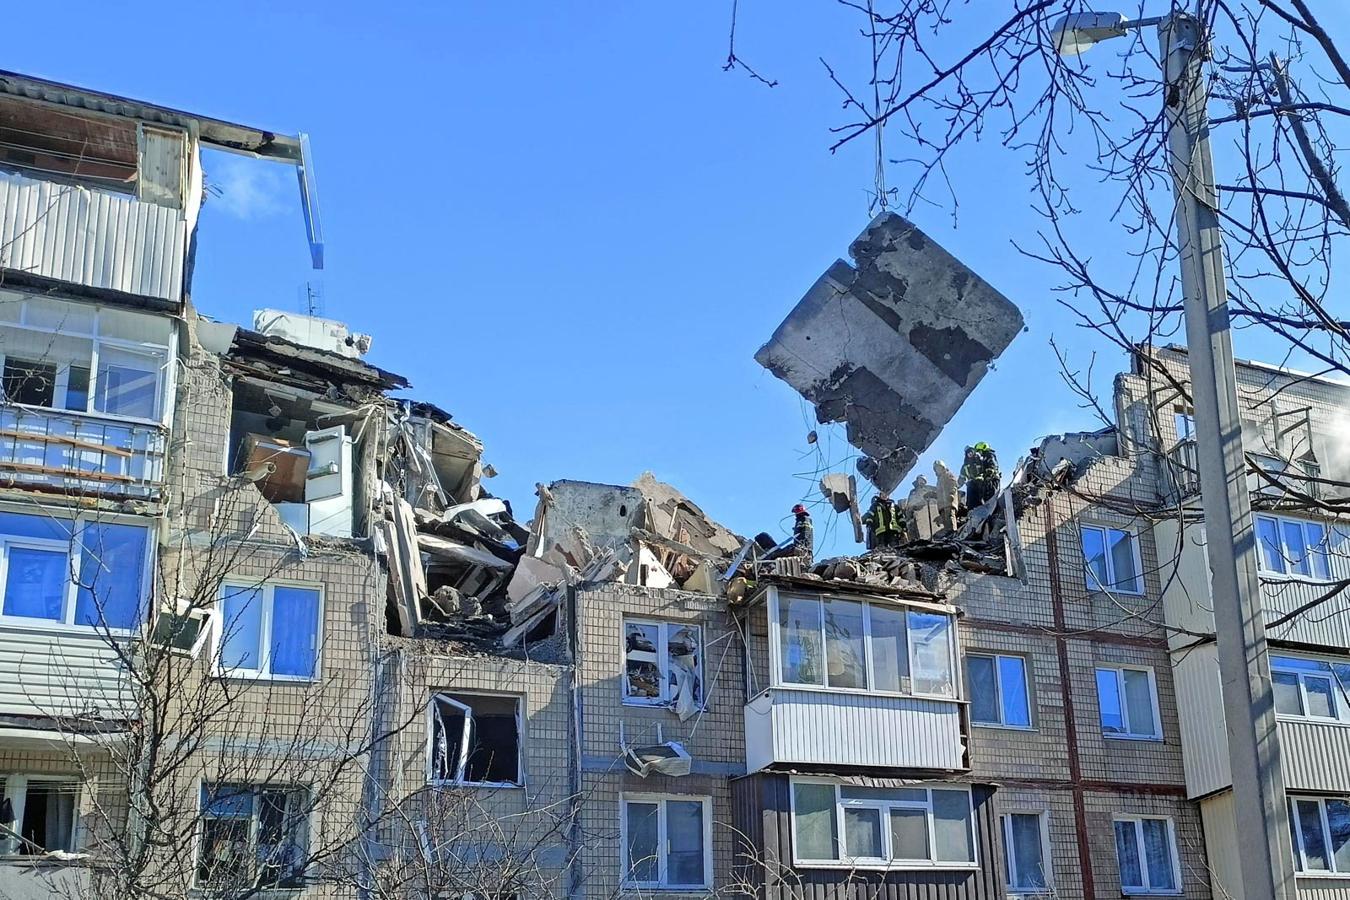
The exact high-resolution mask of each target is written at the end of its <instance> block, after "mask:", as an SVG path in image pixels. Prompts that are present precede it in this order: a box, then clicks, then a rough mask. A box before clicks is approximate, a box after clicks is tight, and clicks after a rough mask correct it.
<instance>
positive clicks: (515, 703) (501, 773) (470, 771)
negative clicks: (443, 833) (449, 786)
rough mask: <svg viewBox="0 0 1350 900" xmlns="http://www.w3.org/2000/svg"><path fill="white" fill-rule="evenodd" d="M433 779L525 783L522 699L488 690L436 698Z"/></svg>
mask: <svg viewBox="0 0 1350 900" xmlns="http://www.w3.org/2000/svg"><path fill="white" fill-rule="evenodd" d="M431 780H432V781H436V782H444V783H453V784H483V785H498V786H505V785H519V784H522V783H523V782H522V780H521V777H520V698H519V697H504V696H500V695H490V694H436V695H435V696H434V697H432V699H431Z"/></svg>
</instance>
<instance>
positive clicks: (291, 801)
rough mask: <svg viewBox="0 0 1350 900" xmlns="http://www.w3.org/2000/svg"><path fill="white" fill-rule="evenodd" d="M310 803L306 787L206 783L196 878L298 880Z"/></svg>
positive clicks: (217, 884) (222, 883)
mask: <svg viewBox="0 0 1350 900" xmlns="http://www.w3.org/2000/svg"><path fill="white" fill-rule="evenodd" d="M309 807H310V796H309V791H307V790H306V789H304V788H297V787H274V786H270V785H268V786H263V785H244V784H203V785H202V791H201V811H202V812H201V817H202V824H201V844H200V847H199V850H198V857H197V884H198V885H199V886H209V887H213V888H230V887H233V888H236V889H238V888H240V887H242V886H246V885H248V886H251V885H260V886H264V887H294V886H298V885H299V884H300V879H301V876H302V875H303V873H304V868H305V855H306V852H307V850H306V847H307V844H308V838H309V835H308V817H309Z"/></svg>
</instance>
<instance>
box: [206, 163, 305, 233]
mask: <svg viewBox="0 0 1350 900" xmlns="http://www.w3.org/2000/svg"><path fill="white" fill-rule="evenodd" d="M289 171H290V168H289V167H288V166H279V165H277V164H276V163H274V162H270V161H268V160H261V159H247V158H244V157H238V156H227V157H221V158H218V159H216V160H215V161H214V162H213V163H212V164H211V166H210V168H209V169H207V171H206V183H207V185H208V186H209V188H210V193H211V196H210V198H209V199H208V200H207V204H208V205H209V206H211V207H214V208H215V209H219V210H223V211H224V212H226V213H228V214H229V215H231V216H234V217H235V218H236V219H245V220H250V219H261V218H265V217H267V216H274V215H276V214H278V213H280V212H284V211H285V208H286V207H285V204H284V203H283V202H282V199H281V197H282V191H284V190H285V188H286V182H285V179H284V178H283V175H284V173H285V172H289Z"/></svg>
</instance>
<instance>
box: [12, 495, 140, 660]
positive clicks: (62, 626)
mask: <svg viewBox="0 0 1350 900" xmlns="http://www.w3.org/2000/svg"><path fill="white" fill-rule="evenodd" d="M0 514H7V515H17V516H29V517H31V518H44V519H47V520H48V521H57V522H60V523H61V527H63V528H64V527H67V525H68V526H69V529H70V536H69V538H68V539H67V540H64V541H58V540H55V539H52V538H33V537H24V536H21V535H15V536H13V540H10V535H7V534H5V533H4V532H2V531H0V627H3V628H4V629H6V630H11V631H60V632H63V633H70V634H90V633H95V634H98V633H102V632H105V631H106V633H107V634H108V635H110V636H114V637H130V636H131V635H134V634H137V633H138V632H140V631H141V630H143V629H144V628H145V626H146V624H147V623H148V622H149V620H150V618H151V613H152V612H153V607H154V597H155V593H156V590H155V589H156V585H155V561H156V559H157V555H158V550H159V548H158V545H157V544H156V531H155V529H154V527H153V526H152V525H151V523H150V522H149V521H148V520H147V519H145V518H142V517H138V516H127V515H118V514H104V513H97V514H90V513H79V514H77V515H75V516H72V517H71V518H63V517H60V516H35V515H33V513H32V512H31V510H30V509H14V508H11V507H9V506H0ZM90 525H127V526H132V527H135V528H141V529H143V530H144V531H145V553H144V556H143V558H142V560H141V572H140V574H141V587H142V590H143V591H144V594H145V596H144V597H142V598H141V600H142V603H143V604H144V608H143V609H142V610H141V613H142V616H141V619H140V620H139V621H138V622H137V623H136V624H134V625H133V626H132V627H130V628H120V627H115V626H112V625H109V624H108V623H107V622H106V621H105V622H103V623H102V624H98V625H92V624H88V625H86V624H80V623H77V622H76V621H75V613H76V610H77V608H78V605H79V597H80V588H81V586H82V585H83V581H82V579H81V573H80V569H81V566H82V565H83V559H84V553H83V550H84V547H83V545H82V544H81V543H80V538H79V536H80V535H82V534H83V533H84V530H85V529H86V528H88V527H89V526H90ZM10 547H19V548H22V549H28V550H44V551H48V552H60V553H62V554H63V555H64V556H65V557H66V588H65V593H64V594H63V596H62V600H61V618H60V619H59V620H57V619H45V618H41V617H39V616H16V615H13V614H12V613H6V612H5V587H6V585H7V583H8V580H9V548H10Z"/></svg>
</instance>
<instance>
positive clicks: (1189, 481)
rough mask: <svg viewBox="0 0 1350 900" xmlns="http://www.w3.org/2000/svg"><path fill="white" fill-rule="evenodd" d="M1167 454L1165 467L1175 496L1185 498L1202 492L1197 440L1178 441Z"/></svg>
mask: <svg viewBox="0 0 1350 900" xmlns="http://www.w3.org/2000/svg"><path fill="white" fill-rule="evenodd" d="M1166 456H1167V465H1166V467H1165V468H1166V470H1167V478H1168V481H1169V482H1170V483H1171V485H1172V492H1173V494H1174V496H1176V497H1178V498H1184V497H1190V496H1192V495H1193V494H1198V493H1200V457H1199V455H1198V454H1197V453H1196V450H1195V441H1194V440H1193V439H1191V438H1186V439H1183V440H1180V441H1177V442H1176V444H1174V445H1173V447H1172V449H1171V450H1168V451H1167V454H1166Z"/></svg>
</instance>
